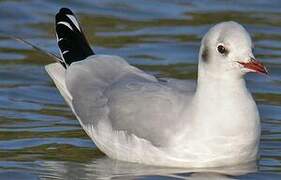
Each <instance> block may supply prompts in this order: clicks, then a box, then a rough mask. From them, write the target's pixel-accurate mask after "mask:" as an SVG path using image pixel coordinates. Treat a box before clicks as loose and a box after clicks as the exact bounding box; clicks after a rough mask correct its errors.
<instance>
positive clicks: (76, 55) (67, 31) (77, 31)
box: [56, 8, 94, 65]
mask: <svg viewBox="0 0 281 180" xmlns="http://www.w3.org/2000/svg"><path fill="white" fill-rule="evenodd" d="M56 34H57V40H58V46H59V48H60V52H61V56H62V58H63V60H64V62H65V65H70V64H71V63H72V62H75V61H80V60H83V59H86V58H87V57H88V56H90V55H93V54H94V52H93V51H92V49H91V47H90V45H89V43H88V42H87V40H86V38H85V36H84V34H83V31H82V28H81V27H80V24H79V22H78V20H77V18H76V17H75V15H74V13H73V12H72V11H71V10H70V9H69V8H61V9H60V10H59V12H58V13H57V14H56Z"/></svg>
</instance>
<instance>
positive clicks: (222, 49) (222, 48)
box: [217, 45, 226, 54]
mask: <svg viewBox="0 0 281 180" xmlns="http://www.w3.org/2000/svg"><path fill="white" fill-rule="evenodd" d="M217 49H218V52H219V53H221V54H225V53H226V49H225V47H224V46H223V45H218V48H217Z"/></svg>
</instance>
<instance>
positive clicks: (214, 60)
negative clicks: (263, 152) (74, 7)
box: [46, 8, 268, 168]
mask: <svg viewBox="0 0 281 180" xmlns="http://www.w3.org/2000/svg"><path fill="white" fill-rule="evenodd" d="M55 25H56V36H57V43H58V46H59V49H60V54H61V57H60V58H58V57H55V59H56V60H57V62H55V63H52V64H49V65H47V66H46V71H47V72H48V74H49V75H50V77H51V78H52V80H53V81H54V83H55V85H56V87H57V88H58V90H59V91H60V93H61V95H62V96H63V97H64V99H65V101H66V103H67V104H68V105H69V106H70V108H71V110H72V111H73V113H74V114H75V116H76V117H77V119H78V120H79V122H80V124H81V126H82V127H83V129H84V130H85V132H86V133H87V134H88V136H89V137H90V138H91V139H92V140H93V141H94V143H95V144H96V146H97V147H98V148H99V149H100V150H101V151H102V152H104V153H105V154H106V155H107V156H109V157H110V158H113V159H117V160H122V161H129V162H136V163H143V164H148V165H156V166H168V167H187V168H201V167H221V166H231V165H236V164H243V163H247V162H251V161H255V160H256V159H257V156H258V147H259V139H260V117H259V112H258V109H257V106H256V103H255V101H254V99H253V97H252V95H251V93H250V92H249V90H248V89H247V87H246V82H245V80H244V75H245V74H247V73H248V72H256V73H260V74H267V73H268V72H267V70H266V68H265V66H264V65H263V64H262V63H260V62H259V61H257V60H256V59H255V57H254V55H253V53H252V48H253V45H252V41H251V37H250V35H249V34H248V32H247V31H246V30H245V28H244V27H243V26H241V25H240V24H238V23H236V22H233V21H229V22H222V23H219V24H217V25H215V26H213V27H212V28H211V29H210V30H209V31H208V32H207V33H206V34H205V36H204V37H203V39H202V41H201V47H200V51H199V62H198V79H197V83H196V84H197V85H196V86H194V84H192V83H190V82H183V81H180V80H173V79H167V80H165V81H161V80H159V79H157V78H156V77H154V76H152V75H150V74H147V73H145V72H144V71H142V70H140V69H138V68H136V67H134V66H132V65H130V64H128V63H127V62H126V61H125V60H124V59H123V58H121V57H119V56H114V55H100V54H95V53H94V51H93V50H92V49H91V47H90V45H89V43H88V42H87V40H86V38H85V36H84V34H83V30H82V27H81V26H80V23H79V22H78V20H77V18H76V16H75V15H74V13H73V12H72V11H71V10H70V9H68V8H61V9H60V11H59V12H58V13H57V14H56V23H55Z"/></svg>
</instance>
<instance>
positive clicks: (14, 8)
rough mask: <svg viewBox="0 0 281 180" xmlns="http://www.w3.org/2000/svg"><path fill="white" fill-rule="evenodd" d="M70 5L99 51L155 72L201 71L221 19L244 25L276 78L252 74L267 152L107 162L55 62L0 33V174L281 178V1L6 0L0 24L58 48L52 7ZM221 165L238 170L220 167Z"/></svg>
mask: <svg viewBox="0 0 281 180" xmlns="http://www.w3.org/2000/svg"><path fill="white" fill-rule="evenodd" d="M63 6H66V7H70V8H72V9H73V10H74V11H75V12H76V13H77V14H78V16H79V19H80V20H81V24H82V25H83V28H84V31H85V33H86V35H87V37H88V39H89V42H90V43H91V45H92V47H93V48H94V50H95V52H96V53H97V54H116V55H120V56H123V57H124V58H126V59H127V60H128V61H129V62H130V63H131V64H134V65H136V66H138V67H139V68H141V69H143V70H145V71H146V72H148V73H151V74H155V75H161V76H163V77H173V78H178V79H193V80H194V79H196V73H197V54H198V50H199V45H200V39H201V38H202V36H203V35H204V33H206V31H207V30H208V29H209V28H210V27H211V26H212V25H214V24H215V23H218V22H221V21H227V20H234V21H237V22H239V23H241V24H243V25H244V26H245V27H246V29H247V30H248V31H249V32H250V33H251V35H252V38H253V40H254V42H255V55H256V57H257V58H258V59H261V60H262V61H263V62H264V63H265V64H266V66H267V67H268V69H269V70H270V72H271V74H270V77H264V76H257V75H249V76H247V82H248V86H249V88H250V89H251V91H252V92H253V93H254V96H255V98H256V100H257V103H258V106H259V109H260V113H261V117H262V138H261V146H260V154H261V156H260V160H259V162H258V163H257V167H255V165H250V166H249V167H248V166H246V167H243V166H242V167H238V168H234V167H233V168H232V169H231V170H229V169H228V170H224V169H223V168H221V169H216V170H204V172H201V173H196V170H182V169H171V168H160V167H150V166H144V165H138V164H132V163H125V162H120V161H115V160H110V159H108V158H107V157H106V156H104V155H103V154H102V153H101V152H100V151H99V150H98V149H97V148H96V146H95V145H94V143H93V142H92V141H91V140H90V139H89V138H88V137H87V135H86V134H85V133H84V131H83V130H82V129H81V127H80V125H79V123H78V121H77V120H76V119H75V117H74V116H73V114H72V113H71V111H70V109H69V108H68V107H67V105H66V104H65V102H64V101H63V99H62V97H61V96H60V95H59V93H58V91H57V90H56V88H55V87H54V84H53V83H52V82H51V80H50V78H49V77H48V76H47V74H46V72H45V71H44V65H46V64H48V63H51V62H53V61H52V59H50V58H48V57H46V56H42V55H40V54H38V53H37V52H35V51H34V50H33V49H31V48H29V47H27V46H25V45H22V44H19V43H17V42H15V41H13V40H10V39H7V38H3V37H2V38H0V179H28V180H29V179H39V178H40V179H98V178H100V179H171V178H174V179H182V178H187V179H193V178H197V179H200V178H207V179H217V178H225V179H227V178H234V179H265V178H267V179H269V178H271V179H279V178H280V172H281V151H280V150H281V80H280V79H281V21H280V17H281V3H280V2H279V1H278V0H269V1H260V0H252V1H243V0H240V1H221V0H203V1H195V0H194V1H185V0H175V1H168V0H161V1H160V0H153V1H152V0H138V1H130V0H119V1H114V0H103V1H100V0H94V1H92V0H91V1H90V0H85V1H54V0H50V1H43V0H26V1H20V0H14V1H3V0H1V1H0V22H1V23H0V31H1V32H6V33H9V34H12V35H18V36H21V37H23V38H25V39H27V40H29V41H31V42H33V43H35V44H37V45H40V46H41V47H43V48H45V49H46V50H49V51H52V52H55V53H58V48H57V45H56V40H55V35H54V28H53V24H54V22H53V21H54V15H55V13H56V12H57V11H58V10H59V8H60V7H63ZM213 171H216V172H221V173H224V172H234V173H231V174H232V175H223V174H219V173H214V172H213Z"/></svg>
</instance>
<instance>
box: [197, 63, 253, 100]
mask: <svg viewBox="0 0 281 180" xmlns="http://www.w3.org/2000/svg"><path fill="white" fill-rule="evenodd" d="M245 92H248V90H247V88H246V83H245V80H244V78H243V76H241V75H238V74H237V73H235V72H233V71H227V70H220V69H216V68H214V70H212V69H211V68H209V69H208V70H207V69H206V68H205V67H204V66H203V64H202V63H199V66H198V79H197V89H196V94H197V95H201V94H203V95H204V94H208V95H212V96H214V97H217V96H220V95H221V94H229V95H231V94H233V93H239V94H240V93H245Z"/></svg>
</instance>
